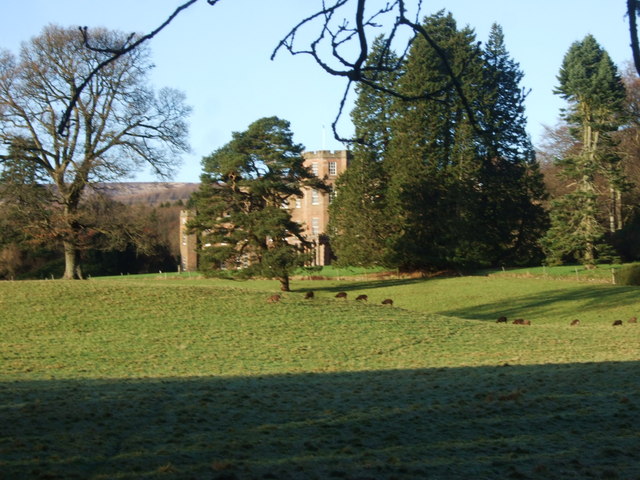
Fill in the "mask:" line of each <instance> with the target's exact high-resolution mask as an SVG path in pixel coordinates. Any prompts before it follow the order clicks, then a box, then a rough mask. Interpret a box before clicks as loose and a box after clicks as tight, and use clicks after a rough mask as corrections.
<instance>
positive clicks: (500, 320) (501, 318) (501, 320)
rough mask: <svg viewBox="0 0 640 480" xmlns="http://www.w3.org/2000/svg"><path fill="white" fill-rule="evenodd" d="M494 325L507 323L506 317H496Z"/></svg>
mask: <svg viewBox="0 0 640 480" xmlns="http://www.w3.org/2000/svg"><path fill="white" fill-rule="evenodd" d="M496 323H507V317H498V319H497V320H496Z"/></svg>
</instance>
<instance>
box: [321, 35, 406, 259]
mask: <svg viewBox="0 0 640 480" xmlns="http://www.w3.org/2000/svg"><path fill="white" fill-rule="evenodd" d="M385 43H386V42H385V39H384V38H383V37H379V38H377V39H376V41H375V42H374V44H373V46H372V50H371V54H370V56H369V58H368V60H367V65H366V66H365V68H372V69H376V72H375V75H374V77H375V79H376V82H377V84H378V85H379V86H381V87H382V88H383V89H391V88H393V87H394V85H395V83H396V81H397V78H398V76H399V74H400V73H399V72H400V65H399V59H398V58H397V57H396V55H395V54H394V53H393V52H391V51H389V50H388V49H387V48H386V45H385ZM356 93H357V98H356V102H355V107H354V109H353V111H352V112H351V119H352V121H353V124H354V127H355V137H356V141H355V142H354V144H353V158H352V160H351V162H350V164H349V168H348V169H347V170H346V171H345V172H344V173H343V174H342V175H341V176H340V178H339V179H338V181H337V182H336V189H337V191H338V192H339V194H337V195H336V196H335V199H334V201H333V202H332V203H331V205H330V210H329V211H330V215H329V218H330V223H329V231H330V232H331V246H332V249H333V251H334V253H335V254H336V256H337V259H338V264H342V265H359V266H371V265H380V264H384V263H385V262H386V260H387V257H388V250H387V246H386V241H387V238H388V236H389V227H390V225H389V217H388V215H387V211H386V187H387V178H386V175H385V171H384V168H383V164H384V162H385V157H386V154H387V148H388V145H389V141H390V135H391V132H390V124H391V117H392V114H393V110H392V103H393V100H392V97H391V96H390V95H389V94H388V93H386V92H385V91H384V90H379V89H374V88H371V87H369V86H367V85H364V84H359V85H358V87H357V88H356Z"/></svg>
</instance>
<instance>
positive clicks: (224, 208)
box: [188, 117, 327, 291]
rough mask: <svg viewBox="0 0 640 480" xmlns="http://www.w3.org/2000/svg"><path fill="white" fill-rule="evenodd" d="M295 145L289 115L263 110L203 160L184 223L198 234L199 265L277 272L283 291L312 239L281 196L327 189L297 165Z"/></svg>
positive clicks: (215, 270) (220, 270) (221, 271)
mask: <svg viewBox="0 0 640 480" xmlns="http://www.w3.org/2000/svg"><path fill="white" fill-rule="evenodd" d="M302 152H303V146H302V145H300V144H297V143H295V142H294V141H293V134H292V132H291V130H290V126H289V122H287V121H286V120H282V119H280V118H277V117H268V118H261V119H259V120H256V121H255V122H253V123H252V124H251V125H249V127H248V128H247V129H246V130H245V131H243V132H234V133H233V138H232V140H231V141H230V142H229V143H227V144H226V145H224V146H223V147H221V148H219V149H218V150H216V151H215V152H213V153H212V154H211V155H210V156H208V157H205V158H204V159H203V160H202V166H203V171H204V173H203V174H202V177H201V182H202V183H201V186H200V189H199V190H198V191H197V192H195V193H194V195H193V197H192V206H193V207H194V208H195V216H194V218H193V219H192V220H191V221H190V222H189V225H188V227H189V228H190V230H191V231H192V232H196V233H198V234H200V236H201V241H202V246H201V247H202V248H201V250H200V251H201V259H202V260H201V266H200V268H201V270H203V271H205V272H206V273H208V274H210V275H225V274H227V273H228V272H230V271H235V273H236V274H238V275H243V276H248V275H260V276H264V277H267V278H277V279H278V280H279V281H280V282H281V286H282V289H283V290H285V291H287V290H289V276H290V273H291V271H292V270H293V269H294V268H296V267H298V266H301V265H303V264H304V262H305V261H306V260H307V259H308V255H306V250H307V249H308V248H309V247H310V246H311V245H310V243H309V242H308V241H307V240H306V239H305V238H304V237H303V235H302V226H301V225H300V224H298V223H296V222H294V221H292V219H291V212H290V210H289V208H288V201H289V200H290V199H291V198H292V197H295V196H301V195H302V188H304V187H311V188H316V189H320V190H326V189H327V187H326V186H325V185H324V183H323V182H322V180H320V179H319V178H317V177H315V176H314V175H313V173H312V172H311V171H310V170H309V169H308V168H307V167H305V166H304V165H303V161H304V159H303V158H302Z"/></svg>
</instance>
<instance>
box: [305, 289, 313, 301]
mask: <svg viewBox="0 0 640 480" xmlns="http://www.w3.org/2000/svg"><path fill="white" fill-rule="evenodd" d="M304 298H306V299H309V298H313V292H311V291H309V292H307V293H305V294H304Z"/></svg>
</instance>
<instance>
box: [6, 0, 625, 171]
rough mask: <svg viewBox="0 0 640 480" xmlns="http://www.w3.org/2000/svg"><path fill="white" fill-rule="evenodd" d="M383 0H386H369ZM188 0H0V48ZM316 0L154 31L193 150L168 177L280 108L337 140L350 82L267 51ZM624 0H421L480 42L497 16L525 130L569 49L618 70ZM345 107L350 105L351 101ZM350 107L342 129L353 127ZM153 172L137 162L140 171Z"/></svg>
mask: <svg viewBox="0 0 640 480" xmlns="http://www.w3.org/2000/svg"><path fill="white" fill-rule="evenodd" d="M372 1H373V2H378V3H382V1H383V0H372ZM181 3H184V0H126V1H125V0H0V4H1V5H2V10H1V14H0V48H4V49H8V50H11V51H13V52H14V53H17V52H18V49H19V46H20V43H21V42H22V41H26V40H29V39H30V38H31V37H32V36H34V35H37V34H39V33H40V32H41V30H42V27H43V26H45V25H47V24H48V23H56V24H59V25H62V26H79V25H86V26H88V27H99V26H103V27H107V28H111V29H116V30H122V31H124V32H133V31H136V32H145V33H146V32H148V31H150V30H152V29H153V28H155V27H156V26H157V25H159V24H160V23H161V22H162V21H164V19H165V18H166V17H167V16H168V15H169V14H170V13H171V12H173V10H174V9H175V8H176V7H177V6H178V5H180V4H181ZM415 3H417V2H415ZM320 4H321V1H320V0H221V1H220V3H219V4H218V5H216V6H215V7H211V6H209V5H207V4H206V2H205V1H204V0H201V1H200V2H199V3H197V4H196V5H194V6H192V7H191V8H190V9H189V10H187V11H186V12H184V13H183V14H182V15H180V16H179V17H178V18H177V19H176V20H175V21H174V22H173V23H172V24H171V25H170V26H169V27H168V28H167V29H166V30H164V31H163V32H162V33H160V34H159V35H158V36H157V37H156V38H155V39H153V40H152V42H151V44H150V46H151V52H152V58H153V61H154V63H155V65H156V68H155V69H154V71H153V74H152V79H151V81H152V84H153V86H154V87H155V88H160V87H164V86H169V87H173V88H177V89H179V90H182V91H183V92H185V93H186V96H187V103H189V104H190V105H191V106H192V107H193V109H194V111H193V115H192V116H191V118H190V124H191V135H190V142H191V147H192V152H191V153H190V154H188V155H184V156H183V159H182V160H183V161H182V165H181V167H180V168H179V169H178V173H177V174H176V175H175V177H174V178H173V180H174V181H182V182H196V181H198V179H199V175H200V172H201V167H200V160H201V159H202V157H203V156H205V155H208V154H209V153H211V152H212V151H214V150H215V149H217V148H219V147H220V146H222V145H224V144H225V143H226V142H228V141H229V140H230V138H231V133H232V132H234V131H242V130H244V129H245V128H246V127H247V126H248V125H249V124H250V123H251V122H253V121H254V120H257V119H258V118H261V117H265V116H271V115H277V116H279V117H281V118H284V119H287V120H289V121H290V122H291V127H292V131H293V132H294V139H295V140H296V141H297V142H299V143H302V144H304V145H305V147H306V148H307V149H308V150H320V149H340V148H343V147H342V145H341V144H340V143H339V142H337V141H336V140H335V139H334V138H333V135H332V132H331V127H330V126H331V123H332V122H333V120H334V118H335V116H336V114H337V111H338V104H339V101H340V99H341V97H342V94H343V91H344V86H345V83H344V81H343V80H342V79H339V78H334V77H331V76H329V75H328V74H326V73H325V72H324V71H323V70H321V69H320V67H318V66H317V65H315V64H314V63H313V62H312V61H311V60H310V59H309V58H304V57H300V56H297V57H291V56H290V55H289V54H288V53H286V52H284V51H283V52H281V53H280V54H279V55H278V56H277V57H276V59H275V60H274V61H271V60H270V56H271V53H272V51H273V49H274V48H275V46H276V45H277V44H278V41H279V40H280V39H281V38H282V37H283V36H284V35H286V33H287V32H288V31H289V30H290V29H291V28H292V27H293V26H294V25H295V24H296V23H297V22H298V21H300V20H301V19H302V18H304V17H305V16H306V15H307V14H309V13H310V12H311V11H313V10H314V8H315V7H317V6H318V5H320ZM625 5H626V2H625V0H536V1H530V0H424V1H423V13H424V14H431V13H435V12H437V11H438V10H440V9H443V8H444V9H446V10H449V11H451V12H452V14H453V16H454V18H455V19H456V20H457V22H458V25H459V27H462V26H464V25H467V24H468V25H469V26H471V27H472V28H474V29H475V31H476V35H477V38H478V40H480V41H485V40H486V38H487V35H488V32H489V29H490V27H491V24H492V23H493V22H497V23H499V24H500V25H502V27H503V30H504V34H505V43H506V46H507V49H508V50H509V53H510V54H511V56H512V58H514V59H515V60H516V61H517V62H518V63H519V64H520V67H521V69H522V70H523V71H524V73H525V77H524V80H523V86H524V87H525V88H527V89H531V93H530V94H529V97H528V100H527V116H528V119H529V133H530V134H531V136H532V139H533V141H534V143H537V142H538V141H539V140H540V138H541V135H542V132H543V129H542V125H550V126H551V125H554V124H555V123H556V121H557V118H558V114H559V110H560V108H562V107H563V105H564V103H563V101H562V100H561V99H560V98H558V97H557V96H556V95H553V88H554V87H555V86H556V84H557V82H556V75H557V73H558V70H559V68H560V65H561V63H562V58H563V57H564V54H565V53H566V51H567V49H568V48H569V46H570V45H571V43H573V42H574V41H576V40H581V39H582V38H584V36H585V35H587V34H592V35H594V37H595V38H596V39H597V40H598V42H599V43H600V44H601V45H602V46H603V47H604V48H605V49H606V50H607V51H608V52H609V54H610V55H611V57H612V58H613V61H614V62H615V63H616V64H617V65H618V67H619V68H620V69H623V68H625V65H626V63H627V62H628V61H629V60H630V59H631V51H630V48H629V35H628V31H627V25H626V19H625V16H624V14H625ZM349 110H350V107H349V105H347V108H346V111H347V113H348V111H349ZM350 132H351V126H350V124H349V121H348V115H347V116H345V118H344V120H343V122H342V123H341V125H340V133H342V134H343V135H345V136H346V135H348V134H349V133H350ZM135 179H136V180H140V181H151V180H154V178H153V177H151V176H150V175H148V174H147V173H145V172H141V173H140V174H139V175H138V176H137V177H136V178H135Z"/></svg>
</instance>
